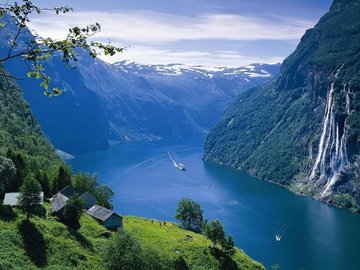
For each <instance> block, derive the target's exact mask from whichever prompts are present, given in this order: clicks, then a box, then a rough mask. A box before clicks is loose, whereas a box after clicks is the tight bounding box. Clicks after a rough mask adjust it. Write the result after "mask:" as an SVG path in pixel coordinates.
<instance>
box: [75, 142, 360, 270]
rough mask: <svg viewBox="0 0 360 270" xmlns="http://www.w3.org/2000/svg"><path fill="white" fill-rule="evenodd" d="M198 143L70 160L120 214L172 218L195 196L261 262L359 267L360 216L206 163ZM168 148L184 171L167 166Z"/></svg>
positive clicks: (150, 145)
mask: <svg viewBox="0 0 360 270" xmlns="http://www.w3.org/2000/svg"><path fill="white" fill-rule="evenodd" d="M202 144H203V138H192V139H187V140H166V141H158V142H146V143H135V144H128V145H121V146H117V147H112V148H110V149H108V150H106V151H100V152H94V153H88V154H85V155H83V156H79V157H76V158H75V159H73V160H71V161H69V162H70V164H71V165H72V166H73V167H74V169H76V170H84V171H89V172H98V173H100V175H101V182H102V183H105V184H108V185H109V186H110V187H111V188H112V189H113V190H114V191H115V193H116V196H115V198H114V205H115V209H116V210H117V211H119V212H120V213H125V214H126V215H138V216H144V217H149V218H157V219H160V220H173V219H174V218H173V216H174V213H175V209H176V205H177V202H178V201H179V199H180V198H181V197H188V198H191V199H194V200H196V201H197V202H199V203H200V204H201V205H202V206H203V208H204V210H205V214H206V217H207V218H208V219H215V218H217V219H220V220H221V222H222V223H223V224H224V226H225V228H226V231H227V232H229V233H231V234H232V235H233V236H234V238H235V240H236V244H237V246H239V247H241V248H242V249H244V250H245V251H246V252H247V253H248V254H249V255H250V256H252V257H253V258H254V259H256V260H258V261H261V262H262V263H264V265H265V266H266V267H267V268H271V265H274V264H280V266H282V269H358V267H359V266H360V256H358V254H357V253H358V250H359V248H358V245H359V244H360V230H359V225H360V216H359V215H355V214H351V213H348V212H346V211H343V210H339V209H336V208H333V207H329V206H327V205H324V204H322V203H319V202H316V201H314V200H312V199H310V198H305V197H300V196H296V195H294V194H292V193H290V192H288V191H286V190H285V189H283V188H281V187H279V186H277V185H274V184H270V183H267V182H264V181H261V180H258V179H256V178H254V177H251V176H248V175H246V174H244V173H241V172H238V171H235V170H232V169H227V168H223V167H220V166H216V165H212V164H204V163H203V161H202V160H201V156H202V149H203V148H202ZM168 152H170V153H171V155H172V157H173V158H174V159H175V160H177V161H181V162H182V163H184V164H185V165H186V171H184V172H183V171H180V170H178V169H176V168H175V167H174V166H173V162H172V161H171V160H170V158H169V156H168V154H167V153H168ZM284 228H286V230H285V229H284ZM276 234H281V240H280V241H276V239H275V235H276Z"/></svg>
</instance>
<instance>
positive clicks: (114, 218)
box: [86, 205, 122, 230]
mask: <svg viewBox="0 0 360 270" xmlns="http://www.w3.org/2000/svg"><path fill="white" fill-rule="evenodd" d="M86 213H87V214H88V215H90V216H92V217H93V218H94V219H96V220H97V221H98V222H99V223H100V224H102V225H103V226H104V227H105V228H107V229H110V230H116V229H117V228H119V227H122V217H121V216H120V215H118V214H116V213H115V212H113V211H112V210H109V209H107V208H105V207H102V206H100V205H94V206H93V207H91V208H90V209H89V210H88V211H87V212H86Z"/></svg>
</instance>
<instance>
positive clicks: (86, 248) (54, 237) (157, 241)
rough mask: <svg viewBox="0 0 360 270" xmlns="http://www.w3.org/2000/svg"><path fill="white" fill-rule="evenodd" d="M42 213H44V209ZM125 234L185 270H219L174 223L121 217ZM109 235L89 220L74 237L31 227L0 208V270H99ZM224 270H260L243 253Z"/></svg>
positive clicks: (53, 227)
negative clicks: (177, 261)
mask: <svg viewBox="0 0 360 270" xmlns="http://www.w3.org/2000/svg"><path fill="white" fill-rule="evenodd" d="M45 207H46V208H47V209H49V204H46V205H45ZM124 228H125V230H127V231H129V232H130V233H131V234H132V235H133V236H135V237H136V238H137V239H138V240H139V241H140V243H141V244H142V245H143V246H144V247H150V248H152V249H155V250H156V251H158V253H159V256H160V257H161V258H162V259H164V260H166V261H172V260H174V259H175V258H176V257H177V256H179V255H182V257H183V258H184V259H185V261H186V263H187V265H188V266H189V268H190V269H196V270H200V269H204V270H205V269H206V270H209V269H221V268H220V258H219V254H214V253H213V252H212V251H211V249H210V248H209V246H210V245H211V243H210V242H209V241H208V240H207V239H206V238H205V237H204V236H202V235H199V234H195V233H192V232H188V231H185V230H182V229H181V228H179V227H178V226H177V225H175V224H173V223H169V222H168V223H167V224H166V226H164V224H163V223H162V226H160V222H159V221H155V220H154V221H153V222H152V221H151V220H147V219H142V218H138V217H126V218H125V219H124ZM112 234H113V232H109V231H107V230H106V229H105V228H104V227H102V226H101V225H99V224H98V223H97V222H96V221H95V220H93V219H92V218H91V217H89V216H88V215H86V214H85V215H83V216H82V219H81V228H80V229H79V230H78V231H77V232H75V231H73V230H70V229H68V228H67V227H66V226H65V225H63V224H62V223H60V222H59V221H58V220H57V218H55V217H52V216H49V215H48V216H47V217H46V218H44V219H41V218H38V217H34V218H32V219H31V223H27V222H24V216H23V215H22V214H21V213H19V212H18V211H17V210H15V211H14V213H13V214H11V213H9V212H7V211H6V210H5V209H4V207H1V208H0V250H1V252H0V270H3V269H4V270H5V269H39V268H43V269H59V270H60V269H61V270H64V269H65V270H66V269H96V270H101V269H104V268H103V267H104V266H103V263H102V251H103V248H104V246H105V245H106V243H107V241H108V239H109V238H110V237H111V235H112ZM228 260H229V262H228V263H229V265H231V268H229V269H264V267H263V266H262V265H261V264H259V263H257V262H255V261H253V260H252V259H251V258H250V257H248V256H247V255H246V254H245V253H244V252H243V251H241V250H236V253H235V254H234V255H233V256H231V257H230V258H228Z"/></svg>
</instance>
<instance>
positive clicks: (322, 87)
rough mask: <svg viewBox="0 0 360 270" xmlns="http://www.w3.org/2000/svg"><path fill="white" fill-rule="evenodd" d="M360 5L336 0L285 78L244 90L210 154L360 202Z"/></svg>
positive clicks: (298, 187)
mask: <svg viewBox="0 0 360 270" xmlns="http://www.w3.org/2000/svg"><path fill="white" fill-rule="evenodd" d="M358 14H360V2H359V1H355V0H336V1H335V2H334V3H333V5H332V6H331V8H330V11H329V12H328V13H327V14H326V15H324V16H323V17H322V18H321V20H320V21H319V23H318V24H317V25H316V26H315V27H314V28H313V29H310V30H308V31H307V32H306V33H305V35H304V36H303V38H302V39H301V42H300V44H299V45H298V47H297V49H296V50H295V52H294V53H293V54H291V55H290V56H289V57H288V58H287V59H286V60H285V61H284V63H283V65H282V68H281V72H280V75H279V76H278V77H277V78H275V79H274V80H272V81H271V82H270V83H268V84H266V85H264V86H261V87H258V88H255V89H252V90H250V91H248V92H246V93H244V94H242V95H240V96H239V97H238V98H237V99H236V100H235V101H234V102H233V103H232V104H231V105H230V106H229V107H228V108H227V109H226V111H225V113H224V114H223V116H222V119H221V120H220V122H219V123H218V124H217V125H216V126H215V127H214V128H213V129H212V131H211V132H210V134H209V135H208V137H207V139H206V143H205V155H204V159H205V160H207V161H211V162H216V163H219V164H223V165H226V166H231V167H234V168H238V169H242V170H245V171H248V172H249V173H251V174H254V175H256V176H258V177H260V178H263V179H266V180H270V181H274V182H277V183H280V184H282V185H286V186H289V187H290V188H291V189H292V190H294V191H296V192H299V193H303V194H307V195H311V196H313V197H315V198H317V199H320V200H322V201H324V202H327V203H330V204H334V205H337V206H340V207H344V208H351V209H352V210H354V211H357V210H358V209H359V205H360V190H359V188H360V178H359V164H360V162H359V161H360V157H359V152H360V142H359V135H360V17H359V16H358Z"/></svg>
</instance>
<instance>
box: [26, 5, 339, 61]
mask: <svg viewBox="0 0 360 270" xmlns="http://www.w3.org/2000/svg"><path fill="white" fill-rule="evenodd" d="M34 2H35V3H36V4H38V5H39V6H41V7H54V6H64V5H68V6H71V7H73V8H74V11H73V12H71V13H69V14H65V15H54V14H52V13H43V14H41V15H36V16H33V17H32V20H31V24H30V28H31V29H32V30H33V31H36V32H37V33H38V34H39V35H41V36H43V37H47V36H50V37H53V38H58V39H60V38H63V37H64V36H65V35H66V32H67V29H68V28H70V27H73V26H85V25H88V24H91V23H95V22H97V23H100V25H101V28H102V30H101V32H100V33H97V34H96V36H94V38H93V39H94V40H96V41H101V42H109V41H110V42H111V43H112V44H113V45H116V46H119V47H126V50H125V51H124V53H122V54H118V55H116V56H115V57H111V58H110V57H105V56H100V58H102V59H103V60H105V61H107V62H117V61H122V60H129V61H134V62H137V63H141V64H170V63H180V64H185V65H203V66H218V67H219V66H221V67H223V66H224V67H225V66H226V67H238V66H243V65H247V64H251V63H280V62H282V61H283V59H284V58H286V56H288V55H289V54H290V53H291V52H292V51H294V49H295V48H296V46H297V44H298V43H299V41H300V38H301V37H302V35H303V34H304V33H305V31H306V29H308V28H311V27H313V26H314V25H315V24H316V23H317V21H318V20H319V19H320V18H321V16H322V15H324V14H325V13H326V12H327V11H328V10H329V8H330V6H331V3H332V1H331V0H316V1H314V0H271V1H269V0H121V1H119V0H102V1H99V0H96V1H95V0H87V1H85V0H81V1H68V0H60V1H59V0H52V1H45V0H35V1H34ZM49 5H50V6H49Z"/></svg>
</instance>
